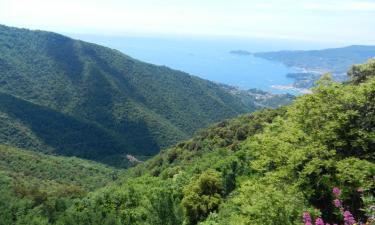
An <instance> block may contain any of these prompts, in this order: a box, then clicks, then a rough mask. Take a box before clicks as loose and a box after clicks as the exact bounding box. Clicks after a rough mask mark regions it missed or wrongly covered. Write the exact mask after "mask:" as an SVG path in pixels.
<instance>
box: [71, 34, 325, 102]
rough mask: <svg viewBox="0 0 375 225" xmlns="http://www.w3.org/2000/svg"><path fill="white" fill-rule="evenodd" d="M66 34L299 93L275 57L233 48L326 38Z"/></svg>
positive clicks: (204, 74) (217, 78) (269, 47)
mask: <svg viewBox="0 0 375 225" xmlns="http://www.w3.org/2000/svg"><path fill="white" fill-rule="evenodd" d="M69 36H71V37H73V38H76V39H80V40H84V41H88V42H92V43H96V44H100V45H104V46H106V47H110V48H113V49H117V50H119V51H121V52H123V53H124V54H126V55H128V56H131V57H133V58H136V59H139V60H141V61H145V62H148V63H152V64H156V65H164V66H167V67H170V68H172V69H175V70H180V71H184V72H187V73H189V74H191V75H195V76H198V77H201V78H203V79H207V80H211V81H214V82H218V83H223V84H229V85H232V86H236V87H238V88H241V89H252V88H255V89H260V90H263V91H267V92H271V93H275V94H281V93H290V94H294V95H299V94H301V92H300V90H296V89H294V88H286V87H290V86H291V84H292V83H293V80H292V79H290V78H288V77H287V76H286V75H287V74H288V73H293V72H298V71H296V70H295V69H293V68H288V67H286V66H284V65H283V64H281V63H279V62H274V61H268V60H265V59H262V58H258V57H255V56H252V55H238V54H233V53H231V51H233V50H245V51H248V52H252V53H254V52H264V51H279V50H297V49H303V50H307V49H323V48H326V47H332V44H330V43H320V42H319V43H312V42H307V41H293V40H284V39H283V40H277V39H260V38H257V39H256V38H241V39H240V38H213V37H190V36H189V37H185V36H177V37H169V36H168V37H166V36H161V37H153V36H134V35H129V36H126V35H124V36H100V35H82V34H69Z"/></svg>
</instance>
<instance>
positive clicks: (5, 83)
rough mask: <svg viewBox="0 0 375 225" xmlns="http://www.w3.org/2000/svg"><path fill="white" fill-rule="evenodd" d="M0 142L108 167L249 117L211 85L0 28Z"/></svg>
mask: <svg viewBox="0 0 375 225" xmlns="http://www.w3.org/2000/svg"><path fill="white" fill-rule="evenodd" d="M0 52H1V54H0V100H1V104H0V118H1V120H0V131H1V132H0V142H1V143H5V144H7V145H11V146H15V147H21V148H27V149H31V150H36V151H43V152H49V153H55V154H60V155H67V156H78V157H83V158H87V159H94V160H99V161H102V162H108V163H112V164H115V163H117V164H119V163H121V158H122V157H120V156H122V155H123V154H125V153H126V154H128V153H131V154H133V155H148V156H150V155H154V154H156V153H157V152H158V151H159V150H160V149H162V148H165V147H167V146H170V145H172V144H175V143H177V141H179V140H182V139H186V138H188V137H190V136H191V135H192V134H193V133H194V132H195V131H196V130H197V129H199V128H202V127H205V126H208V125H209V124H211V123H213V122H217V121H220V120H222V119H225V118H229V117H233V116H235V115H238V114H241V113H245V112H249V111H253V110H255V109H257V108H259V107H258V106H256V105H255V104H254V102H253V100H249V101H242V100H241V99H239V98H238V97H237V96H234V95H233V94H231V93H230V92H228V91H227V90H225V89H223V88H222V87H221V86H220V85H219V84H216V83H213V82H210V81H206V80H203V79H200V78H198V77H195V76H191V75H188V74H186V73H183V72H180V71H175V70H172V69H169V68H167V67H160V66H155V65H151V64H146V63H143V62H140V61H138V60H135V59H133V58H130V57H128V56H126V55H124V54H122V53H120V52H118V51H116V50H113V49H109V48H106V47H102V46H98V45H95V44H90V43H86V42H82V41H78V40H73V39H70V38H68V37H65V36H62V35H59V34H55V33H50V32H43V31H30V30H26V29H17V28H11V27H6V26H0Z"/></svg>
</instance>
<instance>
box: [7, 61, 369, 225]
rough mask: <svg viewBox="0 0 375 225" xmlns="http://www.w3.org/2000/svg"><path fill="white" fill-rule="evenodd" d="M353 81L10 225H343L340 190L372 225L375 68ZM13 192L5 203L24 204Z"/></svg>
mask: <svg viewBox="0 0 375 225" xmlns="http://www.w3.org/2000/svg"><path fill="white" fill-rule="evenodd" d="M349 75H350V76H351V81H350V82H347V83H345V84H341V83H336V82H334V81H332V80H331V78H330V77H329V76H324V77H323V78H322V79H321V80H320V81H319V84H318V86H317V87H316V88H314V89H313V93H312V94H308V95H304V96H301V97H298V98H297V99H296V101H295V102H294V103H293V104H292V105H290V106H286V107H282V108H278V109H267V110H262V111H258V112H255V113H253V114H249V115H243V116H240V117H237V118H234V119H231V120H225V121H222V122H220V123H217V124H215V125H213V126H211V127H210V128H208V129H205V130H202V131H200V132H199V133H198V134H197V135H195V136H194V137H193V138H192V139H190V140H187V141H184V142H180V143H179V144H177V145H175V146H174V147H172V148H169V149H167V150H164V151H162V152H160V153H159V154H158V155H157V156H155V157H154V158H152V159H150V160H148V161H146V162H144V163H141V164H139V165H138V166H136V167H134V168H131V169H129V170H128V171H127V172H126V174H124V175H120V176H119V177H120V178H119V180H118V181H116V182H115V183H114V184H111V185H108V186H106V187H104V188H102V189H99V190H97V191H94V192H91V193H89V194H88V195H86V196H85V197H82V198H75V199H74V200H72V202H70V201H69V202H68V203H67V204H65V206H64V207H63V209H61V208H58V207H54V208H53V207H52V208H49V209H51V210H50V211H45V210H36V209H37V208H38V207H37V206H35V208H33V210H31V211H30V210H23V211H22V210H18V211H17V212H18V213H17V214H14V213H13V212H14V210H17V209H19V207H21V209H22V204H20V205H21V206H18V205H16V206H13V207H12V208H11V209H12V210H13V211H12V210H8V211H4V212H3V214H2V217H4V218H10V219H8V220H7V221H8V224H11V223H14V224H24V221H28V223H27V224H49V223H52V224H132V225H133V224H152V225H154V224H160V225H162V224H163V225H165V224H173V225H174V224H201V225H216V224H217V225H219V224H220V225H225V224H233V225H241V224H265V225H288V224H303V219H305V221H306V220H310V219H311V218H310V216H311V217H312V219H314V220H315V218H318V217H321V218H322V219H323V220H324V221H325V222H329V223H332V222H337V221H339V223H340V224H343V218H342V216H341V215H340V213H339V212H338V211H337V208H335V206H334V205H333V204H332V203H333V201H334V200H337V199H336V198H337V195H336V196H335V195H334V194H332V188H333V187H340V189H341V191H340V201H342V204H343V205H344V206H345V207H347V208H345V210H348V211H350V212H352V213H353V216H354V217H355V218H356V220H357V221H362V222H366V220H367V219H368V217H369V216H370V215H368V213H370V214H371V213H372V214H374V212H373V205H374V204H375V202H374V191H375V183H374V180H373V179H374V177H373V176H374V174H375V163H374V160H375V60H372V61H369V62H368V63H367V64H365V65H358V66H355V67H353V68H352V69H351V70H350V71H349ZM3 180H4V181H2V183H4V184H7V185H9V182H8V181H7V180H6V179H3ZM7 182H8V183H7ZM5 190H7V192H6V193H5V195H3V196H2V198H3V199H4V196H5V198H8V197H7V196H8V195H14V194H12V189H5ZM2 204H3V205H8V204H6V201H4V200H3V201H2ZM370 207H372V208H370ZM369 210H370V211H369ZM304 212H305V214H303V213H304ZM12 213H13V214H12ZM51 215H53V216H51ZM302 215H304V218H302ZM307 215H308V217H309V218H308V217H307ZM345 215H346V216H348V214H345ZM372 216H373V215H372ZM344 219H345V220H346V219H348V217H346V218H344ZM318 220H319V221H320V218H318ZM349 224H351V223H349Z"/></svg>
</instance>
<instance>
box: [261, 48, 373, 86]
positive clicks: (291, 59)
mask: <svg viewBox="0 0 375 225" xmlns="http://www.w3.org/2000/svg"><path fill="white" fill-rule="evenodd" d="M254 56H256V57H261V58H264V59H267V60H272V61H277V62H281V63H283V64H285V65H286V66H288V67H294V68H296V69H298V70H300V73H292V74H289V77H291V78H294V79H295V80H296V83H295V85H296V87H299V88H310V87H312V86H313V85H314V82H315V81H317V80H318V79H319V77H320V75H322V74H324V73H331V74H332V75H333V77H334V79H335V80H338V81H344V80H346V79H347V76H346V71H347V70H348V69H349V68H350V67H351V66H352V65H353V64H360V63H364V62H366V61H367V60H368V59H370V58H372V57H375V46H365V45H352V46H347V47H342V48H330V49H322V50H308V51H278V52H258V53H254Z"/></svg>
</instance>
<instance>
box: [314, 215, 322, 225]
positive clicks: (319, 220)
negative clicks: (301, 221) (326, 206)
mask: <svg viewBox="0 0 375 225" xmlns="http://www.w3.org/2000/svg"><path fill="white" fill-rule="evenodd" d="M315 225H324V221H323V220H322V218H320V217H319V218H317V219H316V220H315Z"/></svg>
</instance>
